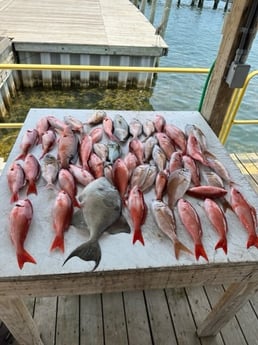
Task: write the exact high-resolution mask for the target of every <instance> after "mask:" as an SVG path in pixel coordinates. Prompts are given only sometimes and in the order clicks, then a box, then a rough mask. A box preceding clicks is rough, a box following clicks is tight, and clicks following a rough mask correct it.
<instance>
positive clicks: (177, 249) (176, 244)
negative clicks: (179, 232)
mask: <svg viewBox="0 0 258 345" xmlns="http://www.w3.org/2000/svg"><path fill="white" fill-rule="evenodd" d="M174 250H175V257H176V259H177V260H178V258H179V253H180V251H181V250H182V251H184V252H186V253H189V254H193V252H192V251H191V250H190V249H188V248H187V247H186V246H185V245H184V244H183V243H182V242H180V241H176V242H174Z"/></svg>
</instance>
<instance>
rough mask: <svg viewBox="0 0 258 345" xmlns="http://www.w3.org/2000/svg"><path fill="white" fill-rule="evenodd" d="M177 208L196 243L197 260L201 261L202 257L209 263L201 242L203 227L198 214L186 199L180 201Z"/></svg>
mask: <svg viewBox="0 0 258 345" xmlns="http://www.w3.org/2000/svg"><path fill="white" fill-rule="evenodd" d="M177 206H178V213H179V217H180V219H181V221H182V223H183V224H184V226H185V228H186V230H187V231H188V232H189V234H190V235H191V237H192V239H193V241H194V244H195V257H196V259H197V260H199V257H200V256H202V257H203V258H204V259H205V260H207V261H209V260H208V257H207V254H206V252H205V249H204V247H203V244H202V240H201V238H202V226H201V222H200V219H199V216H198V214H197V212H196V211H195V209H194V208H193V206H192V205H191V204H190V202H189V201H187V200H185V199H180V200H179V201H178V204H177Z"/></svg>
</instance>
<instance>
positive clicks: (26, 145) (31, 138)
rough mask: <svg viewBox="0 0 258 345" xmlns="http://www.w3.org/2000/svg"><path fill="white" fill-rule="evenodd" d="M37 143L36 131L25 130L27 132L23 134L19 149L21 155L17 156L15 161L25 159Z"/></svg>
mask: <svg viewBox="0 0 258 345" xmlns="http://www.w3.org/2000/svg"><path fill="white" fill-rule="evenodd" d="M37 141H38V131H37V130H36V129H27V131H26V132H25V133H24V135H23V137H22V140H21V144H20V148H21V151H22V152H21V154H19V155H18V156H17V157H16V159H15V160H19V159H25V157H26V155H27V153H28V152H29V150H30V149H31V148H32V147H33V146H34V145H35V144H37Z"/></svg>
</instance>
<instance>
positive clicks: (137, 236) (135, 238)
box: [133, 228, 144, 245]
mask: <svg viewBox="0 0 258 345" xmlns="http://www.w3.org/2000/svg"><path fill="white" fill-rule="evenodd" d="M136 241H140V242H141V243H142V244H143V245H144V239H143V237H142V231H141V229H140V228H139V229H135V230H134V234H133V244H135V242H136Z"/></svg>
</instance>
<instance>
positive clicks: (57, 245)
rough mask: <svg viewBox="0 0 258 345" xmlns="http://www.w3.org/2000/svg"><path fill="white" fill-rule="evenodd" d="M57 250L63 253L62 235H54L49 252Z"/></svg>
mask: <svg viewBox="0 0 258 345" xmlns="http://www.w3.org/2000/svg"><path fill="white" fill-rule="evenodd" d="M57 248H59V249H60V250H61V252H62V253H63V252H64V236H63V234H62V235H56V237H55V238H54V240H53V242H52V244H51V247H50V251H52V250H54V249H57Z"/></svg>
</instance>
